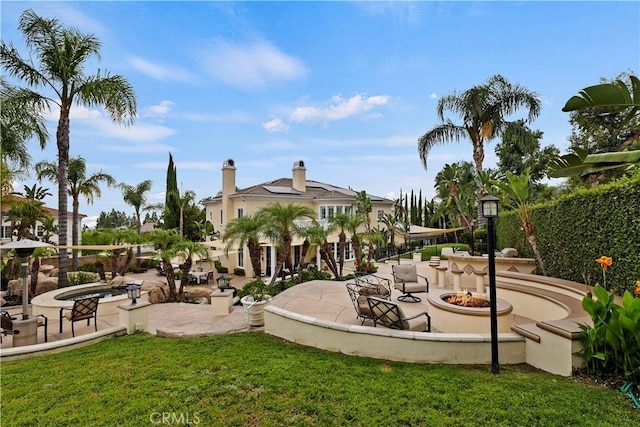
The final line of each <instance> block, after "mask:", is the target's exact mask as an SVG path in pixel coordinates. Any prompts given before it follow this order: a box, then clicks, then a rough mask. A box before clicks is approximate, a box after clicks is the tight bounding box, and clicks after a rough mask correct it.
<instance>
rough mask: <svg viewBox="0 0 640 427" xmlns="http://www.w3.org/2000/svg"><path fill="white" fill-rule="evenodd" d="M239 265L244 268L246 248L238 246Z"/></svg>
mask: <svg viewBox="0 0 640 427" xmlns="http://www.w3.org/2000/svg"><path fill="white" fill-rule="evenodd" d="M238 267H240V268H244V248H238Z"/></svg>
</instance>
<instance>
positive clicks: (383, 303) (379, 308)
mask: <svg viewBox="0 0 640 427" xmlns="http://www.w3.org/2000/svg"><path fill="white" fill-rule="evenodd" d="M367 302H368V303H369V309H370V310H371V314H372V315H373V324H374V326H378V325H382V326H385V327H387V328H391V329H400V330H403V331H416V332H431V316H429V313H427V312H426V311H423V312H422V313H418V314H416V315H415V316H411V317H407V316H405V314H404V312H403V311H402V308H401V307H400V306H399V305H398V304H396V303H395V302H391V301H387V300H385V299H382V298H376V297H367ZM423 316H424V317H423Z"/></svg>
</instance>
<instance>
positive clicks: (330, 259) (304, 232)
mask: <svg viewBox="0 0 640 427" xmlns="http://www.w3.org/2000/svg"><path fill="white" fill-rule="evenodd" d="M293 228H294V230H295V232H296V234H298V235H299V236H303V237H305V238H306V239H307V240H308V241H309V244H310V245H311V246H315V247H317V248H318V249H320V259H321V260H323V261H324V262H325V264H326V265H327V268H329V270H330V271H331V273H332V274H333V276H334V277H335V278H336V279H337V278H338V277H340V276H341V274H338V268H337V265H336V259H335V257H334V256H333V250H332V248H331V245H330V243H329V242H328V240H327V238H328V237H329V235H330V234H331V233H332V232H333V230H334V228H335V227H334V226H333V225H330V226H329V227H327V228H325V227H323V226H322V225H320V223H318V221H316V220H315V219H314V220H313V222H312V224H311V225H310V226H295V225H294V226H293Z"/></svg>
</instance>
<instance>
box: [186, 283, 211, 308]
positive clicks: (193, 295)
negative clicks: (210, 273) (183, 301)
mask: <svg viewBox="0 0 640 427" xmlns="http://www.w3.org/2000/svg"><path fill="white" fill-rule="evenodd" d="M185 291H186V292H187V293H188V295H189V299H190V300H193V299H203V298H204V299H206V300H207V304H211V289H210V288H202V287H196V286H194V287H192V288H189V289H187V288H185Z"/></svg>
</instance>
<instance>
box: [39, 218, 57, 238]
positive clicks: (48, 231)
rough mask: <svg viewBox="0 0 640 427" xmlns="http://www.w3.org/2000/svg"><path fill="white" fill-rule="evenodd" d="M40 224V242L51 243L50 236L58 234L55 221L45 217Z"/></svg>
mask: <svg viewBox="0 0 640 427" xmlns="http://www.w3.org/2000/svg"><path fill="white" fill-rule="evenodd" d="M41 222H42V231H43V234H42V241H43V242H45V243H51V236H52V235H54V234H56V233H57V232H58V225H57V224H56V219H55V218H54V217H52V216H47V217H46V218H43V219H42V220H41Z"/></svg>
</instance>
